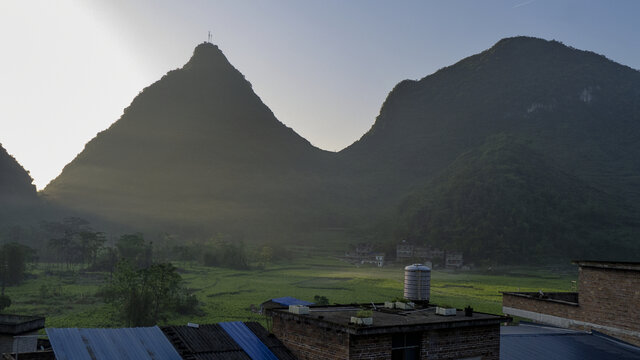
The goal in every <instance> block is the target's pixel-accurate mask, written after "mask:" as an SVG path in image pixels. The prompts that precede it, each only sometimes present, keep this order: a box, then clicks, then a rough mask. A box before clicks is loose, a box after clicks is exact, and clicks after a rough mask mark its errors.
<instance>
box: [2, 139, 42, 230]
mask: <svg viewBox="0 0 640 360" xmlns="http://www.w3.org/2000/svg"><path fill="white" fill-rule="evenodd" d="M37 204H38V194H37V192H36V187H35V185H33V179H32V178H31V176H30V175H29V172H27V171H26V170H25V169H24V168H23V167H22V166H21V165H20V164H19V163H18V162H17V161H16V159H15V158H14V157H13V156H11V155H9V153H7V151H6V150H5V149H4V147H2V145H0V223H1V224H0V225H2V224H8V223H10V222H12V221H14V222H20V221H21V220H20V219H21V218H22V217H24V216H26V215H25V214H24V212H26V211H28V210H29V209H31V208H32V207H34V206H36V205H37Z"/></svg>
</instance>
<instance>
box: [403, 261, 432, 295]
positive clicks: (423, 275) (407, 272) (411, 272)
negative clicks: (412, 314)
mask: <svg viewBox="0 0 640 360" xmlns="http://www.w3.org/2000/svg"><path fill="white" fill-rule="evenodd" d="M430 286H431V269H430V268H429V267H427V266H424V265H422V264H413V265H409V266H405V268H404V297H405V299H409V300H413V301H429V288H430Z"/></svg>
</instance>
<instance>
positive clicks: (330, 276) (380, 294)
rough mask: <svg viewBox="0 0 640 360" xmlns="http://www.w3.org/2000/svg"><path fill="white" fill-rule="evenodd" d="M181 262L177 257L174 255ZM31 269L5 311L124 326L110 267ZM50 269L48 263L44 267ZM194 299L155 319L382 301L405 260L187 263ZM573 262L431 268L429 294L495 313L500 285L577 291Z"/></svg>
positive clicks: (394, 292) (199, 319)
mask: <svg viewBox="0 0 640 360" xmlns="http://www.w3.org/2000/svg"><path fill="white" fill-rule="evenodd" d="M174 265H179V263H174ZM29 267H30V269H31V270H30V271H29V276H28V277H27V278H26V280H25V281H24V282H23V283H22V284H21V285H19V286H12V287H8V288H7V295H8V296H10V297H11V299H12V300H13V303H12V304H11V307H9V308H7V309H6V310H5V312H7V311H8V312H10V313H17V314H41V315H45V316H46V319H47V320H46V321H47V323H46V326H48V327H95V326H99V327H105V326H125V325H126V324H127V322H126V320H125V319H124V318H123V317H122V316H121V315H122V314H121V312H120V311H119V309H121V308H119V307H116V306H114V305H113V304H111V303H108V302H106V301H105V298H104V294H105V293H104V289H105V287H108V286H109V284H110V281H109V273H106V272H93V271H88V270H83V269H77V270H65V269H64V268H62V269H60V268H57V267H51V266H49V265H48V264H43V263H40V264H38V265H33V264H32V265H29ZM47 269H51V270H47ZM175 271H176V272H177V273H179V274H180V275H181V277H182V279H183V282H182V286H183V287H184V288H189V289H191V290H190V291H191V294H192V295H194V296H196V297H197V299H198V300H199V306H198V307H197V310H196V312H195V313H190V314H186V313H181V312H180V311H172V312H166V313H164V314H163V313H162V311H161V312H160V316H159V320H158V323H159V324H186V323H187V322H196V323H200V324H206V323H212V322H219V321H246V320H252V321H264V318H263V317H262V316H261V315H259V314H257V313H254V312H252V311H251V308H252V305H254V308H255V307H259V304H260V303H262V302H263V301H266V300H267V299H271V298H275V297H281V296H293V297H296V298H299V299H302V300H307V301H313V299H314V296H315V295H317V294H318V292H321V293H322V294H323V296H326V297H327V298H329V299H331V302H332V303H337V304H351V303H370V302H371V301H373V302H384V301H388V300H389V299H392V298H394V297H397V296H399V295H401V294H402V289H403V285H402V281H403V278H404V272H403V270H402V267H394V268H382V269H380V268H377V267H354V266H352V265H349V264H346V263H343V262H341V261H338V260H335V259H333V258H330V257H326V256H321V257H320V256H318V257H302V258H300V257H298V258H297V259H294V260H292V261H288V262H284V263H278V264H272V265H270V266H268V267H266V268H265V269H254V270H236V269H226V268H218V267H209V266H203V265H199V264H197V263H195V262H191V263H188V264H187V265H186V266H185V267H178V268H176V270H175ZM114 274H115V273H114ZM576 278H577V276H576V270H575V269H574V268H569V269H567V270H562V269H560V270H558V269H554V270H539V269H531V268H519V267H510V268H504V269H501V270H495V268H494V270H491V271H481V270H477V271H470V272H447V271H432V283H431V301H432V302H433V303H435V304H440V303H447V304H451V305H453V306H454V307H457V308H460V309H461V308H464V307H465V306H468V305H471V306H472V307H473V308H474V311H480V312H490V313H500V312H501V309H502V304H501V302H502V296H501V294H500V291H538V290H543V291H544V292H554V291H572V290H573V291H575V283H572V281H573V280H576Z"/></svg>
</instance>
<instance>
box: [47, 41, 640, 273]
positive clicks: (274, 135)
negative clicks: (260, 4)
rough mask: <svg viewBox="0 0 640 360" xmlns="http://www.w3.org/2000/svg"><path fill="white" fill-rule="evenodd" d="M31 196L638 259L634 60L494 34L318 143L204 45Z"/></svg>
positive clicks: (140, 224) (162, 215)
mask: <svg viewBox="0 0 640 360" xmlns="http://www.w3.org/2000/svg"><path fill="white" fill-rule="evenodd" d="M44 195H46V196H47V198H49V199H51V200H52V202H53V203H55V204H56V205H58V206H60V207H61V208H63V209H69V210H70V211H72V212H74V213H75V214H76V215H77V214H86V215H87V216H91V217H95V218H98V219H101V220H103V221H104V222H105V223H110V224H125V225H126V226H129V227H130V228H131V229H134V230H137V231H147V232H149V231H152V232H156V233H157V232H164V231H169V232H171V231H175V232H182V233H184V232H190V233H194V232H199V233H200V234H202V235H204V236H211V235H212V234H214V233H216V232H226V233H229V232H242V233H245V234H249V235H250V236H251V237H252V239H278V240H282V239H287V238H288V239H289V241H299V239H300V237H299V236H295V235H294V236H292V235H291V234H292V233H297V234H303V233H311V232H314V231H316V230H318V229H329V230H328V231H331V232H335V231H336V230H337V231H341V232H342V234H343V235H344V234H347V236H345V239H344V241H354V239H356V240H358V241H360V240H361V239H363V238H365V239H380V240H386V241H388V242H393V241H398V240H400V239H401V238H402V237H408V238H410V239H411V240H412V241H415V242H431V243H433V244H441V245H444V243H445V242H446V243H447V244H451V246H454V247H456V248H458V249H460V250H463V251H465V254H466V255H465V256H466V257H467V258H468V259H478V260H479V261H480V260H482V261H498V262H505V261H510V260H512V259H513V257H514V256H515V257H519V258H520V259H528V260H533V259H534V258H535V257H536V256H539V255H542V254H545V256H548V255H550V254H551V255H553V254H559V253H561V255H563V256H569V255H573V254H575V255H576V256H579V255H584V256H587V255H589V254H605V253H607V254H620V253H621V252H625V253H627V254H635V253H634V251H637V249H638V248H639V247H640V245H639V244H637V241H636V240H632V239H633V237H634V236H635V235H636V234H638V228H639V225H638V206H637V205H636V204H639V203H640V72H638V71H637V70H634V69H631V68H629V67H626V66H623V65H620V64H617V63H615V62H613V61H611V60H608V59H606V58H605V57H603V56H601V55H597V54H595V53H592V52H587V51H582V50H577V49H573V48H570V47H567V46H565V45H563V44H561V43H559V42H557V41H546V40H541V39H535V38H528V37H516V38H508V39H503V40H501V41H499V42H498V43H496V44H495V45H494V46H493V47H492V48H490V49H488V50H486V51H484V52H482V53H480V54H477V55H473V56H471V57H468V58H466V59H463V60H461V61H460V62H458V63H456V64H454V65H452V66H449V67H446V68H443V69H441V70H439V71H437V72H436V73H434V74H432V75H429V76H427V77H425V78H423V79H421V80H418V81H413V80H405V81H402V82H400V83H399V84H398V85H396V87H395V88H394V89H393V90H392V91H391V93H390V94H389V96H388V98H387V99H386V100H385V102H384V104H383V105H382V108H381V110H380V114H379V115H378V117H377V119H376V121H375V123H374V124H373V126H372V128H371V129H370V131H368V132H367V133H366V134H365V135H364V136H362V138H361V139H360V140H358V141H356V142H355V143H354V144H352V145H351V146H349V147H347V148H346V149H344V150H342V151H340V152H339V153H330V152H326V151H323V150H320V149H317V148H315V147H313V146H312V145H311V144H310V143H309V142H308V141H306V140H305V139H303V138H302V137H300V136H299V135H298V134H296V133H295V132H294V131H293V130H291V129H289V128H287V127H286V126H284V125H283V124H282V123H280V122H279V121H278V120H277V119H276V118H275V117H274V115H273V113H272V112H271V111H270V110H269V109H268V108H267V107H266V106H265V104H263V103H262V101H261V100H260V98H259V97H258V96H257V95H256V94H255V93H254V92H253V90H252V88H251V84H250V83H249V82H248V81H246V80H245V79H244V77H243V76H242V74H241V73H240V72H238V71H237V70H236V69H235V68H234V67H233V66H232V65H231V64H229V62H228V61H227V59H226V58H225V57H224V55H223V54H222V52H221V51H220V50H219V49H218V48H217V47H216V46H215V45H212V44H208V43H204V44H201V45H199V46H198V47H197V48H196V49H195V51H194V54H193V57H192V58H191V59H190V60H189V62H188V63H187V64H186V65H185V66H184V67H183V68H181V69H178V70H174V71H171V72H169V73H168V74H166V75H165V76H164V77H163V78H162V79H161V80H159V81H158V82H156V83H154V84H153V85H151V86H149V87H147V88H146V89H144V90H143V91H142V92H141V93H140V94H139V95H138V96H137V97H136V98H135V99H134V100H133V102H132V104H131V105H130V106H129V107H128V108H127V109H126V110H125V112H124V114H123V115H122V117H121V118H120V119H119V120H118V121H117V122H115V123H114V124H113V125H112V126H111V127H110V128H109V129H107V130H105V131H103V132H101V133H100V134H98V135H97V136H96V137H95V138H94V139H93V140H91V141H90V142H89V143H88V144H87V145H86V146H85V149H84V151H82V153H80V154H79V155H78V156H77V157H76V159H74V160H73V161H72V162H71V163H70V164H68V165H67V166H66V167H65V168H64V170H63V172H62V174H60V176H59V177H58V178H56V179H55V180H54V181H52V182H51V183H50V184H49V185H48V186H47V187H46V189H45V190H44ZM485 210H487V211H485ZM396 222H399V223H396ZM394 233H395V234H396V235H395V236H394V235H393V234H394ZM314 239H316V240H314V241H318V240H317V239H320V241H327V240H326V239H327V237H324V236H316V237H315V238H314ZM344 241H342V240H340V243H341V244H342V243H343V242H344ZM336 242H338V241H336ZM578 249H579V250H578ZM627 250H628V251H627Z"/></svg>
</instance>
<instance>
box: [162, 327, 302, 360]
mask: <svg viewBox="0 0 640 360" xmlns="http://www.w3.org/2000/svg"><path fill="white" fill-rule="evenodd" d="M245 325H246V326H247V328H249V330H250V331H251V332H252V333H253V334H254V335H255V336H257V338H258V339H259V341H260V342H262V343H263V344H264V345H265V346H266V347H267V348H268V349H269V350H271V352H272V353H273V354H274V355H275V356H276V358H277V359H280V360H296V357H295V356H293V354H292V353H291V352H290V351H289V350H288V349H287V348H286V347H285V346H284V345H283V344H282V342H280V340H278V339H277V338H276V337H275V336H273V335H271V334H269V333H268V332H267V330H266V329H265V328H264V327H263V326H262V325H260V324H259V323H257V322H247V323H246V324H245ZM162 331H163V332H164V333H165V335H166V336H167V338H168V339H169V340H170V341H171V342H172V343H173V345H174V346H175V347H176V349H178V352H179V353H180V355H181V356H182V357H183V358H184V359H192V360H214V359H231V360H250V359H251V357H250V356H249V355H248V354H247V353H246V352H245V350H244V349H243V348H242V347H241V346H240V345H239V344H238V342H236V341H235V340H234V339H233V338H232V337H231V336H230V334H228V333H227V331H225V329H223V328H222V326H221V325H220V324H211V325H200V326H199V327H198V328H193V327H187V326H166V327H163V328H162Z"/></svg>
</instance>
